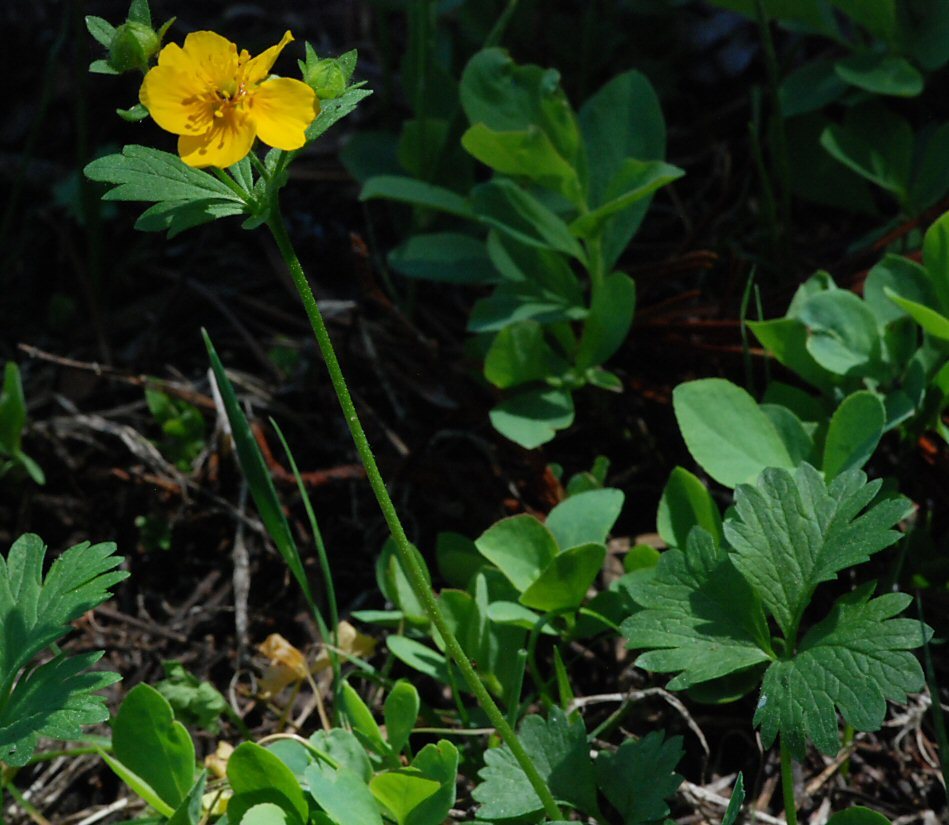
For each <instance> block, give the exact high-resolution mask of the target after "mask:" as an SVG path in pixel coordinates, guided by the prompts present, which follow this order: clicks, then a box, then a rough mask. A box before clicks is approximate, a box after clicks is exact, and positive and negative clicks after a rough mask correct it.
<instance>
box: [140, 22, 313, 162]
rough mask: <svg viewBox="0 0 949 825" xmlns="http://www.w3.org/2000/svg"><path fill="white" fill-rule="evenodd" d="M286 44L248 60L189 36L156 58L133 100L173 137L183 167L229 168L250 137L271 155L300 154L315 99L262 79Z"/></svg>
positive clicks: (295, 85)
mask: <svg viewBox="0 0 949 825" xmlns="http://www.w3.org/2000/svg"><path fill="white" fill-rule="evenodd" d="M292 40H293V35H292V34H290V32H287V33H286V34H284V36H283V39H282V40H281V41H280V42H279V43H278V44H277V45H276V46H271V47H270V48H269V49H267V50H266V51H264V52H262V53H261V54H259V55H257V57H254V58H252V57H251V56H250V54H249V53H248V52H247V50H246V49H245V50H242V51H241V52H240V53H238V51H237V46H236V45H234V44H233V43H232V42H231V41H230V40H227V39H226V38H224V37H221V36H220V35H219V34H215V33H214V32H209V31H203V32H193V33H191V34H189V35H188V36H187V37H186V38H185V43H184V47H181V46H178V45H176V44H174V43H169V44H168V45H167V46H165V48H163V49H162V50H161V53H160V54H159V55H158V65H157V66H155V67H154V68H153V69H151V70H150V71H149V72H148V74H146V75H145V80H144V82H143V83H142V88H141V91H140V92H139V100H141V102H142V105H143V106H144V107H145V108H146V109H148V112H149V114H150V115H151V116H152V118H153V119H154V121H155V122H156V123H157V124H158V125H159V126H161V128H162V129H165V130H166V131H168V132H172V133H173V134H176V135H179V138H178V154H179V155H181V159H182V160H183V161H184V162H185V163H187V164H188V165H189V166H219V167H222V168H223V167H227V166H230V165H231V164H234V163H237V162H238V161H239V160H241V159H242V158H243V157H244V156H245V155H247V153H248V152H250V150H251V146H253V144H254V138H257V137H259V138H260V139H261V140H262V141H263V142H264V143H266V144H268V145H269V146H273V147H275V148H277V149H285V150H288V151H289V150H292V149H299V148H300V147H301V146H303V144H304V143H305V142H306V136H305V132H306V128H307V126H309V125H310V124H311V123H312V122H313V119H314V118H315V117H316V115H317V113H318V112H319V101H317V99H316V94H315V93H314V91H313V89H311V88H310V87H309V86H307V85H306V83H304V82H302V81H300V80H293V79H291V78H286V77H268V76H269V74H270V69H271V67H272V66H273V64H274V62H275V61H276V59H277V57H278V56H279V54H280V52H281V51H282V50H283V47H284V46H286V45H287V43H289V42H290V41H292Z"/></svg>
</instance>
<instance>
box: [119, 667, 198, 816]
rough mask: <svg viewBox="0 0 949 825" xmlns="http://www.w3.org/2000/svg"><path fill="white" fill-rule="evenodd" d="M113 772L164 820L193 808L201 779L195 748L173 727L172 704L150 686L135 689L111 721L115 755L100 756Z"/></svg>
mask: <svg viewBox="0 0 949 825" xmlns="http://www.w3.org/2000/svg"><path fill="white" fill-rule="evenodd" d="M101 755H102V758H103V759H105V761H106V762H107V763H108V765H109V767H110V768H112V770H113V771H115V773H116V774H117V775H118V776H119V778H120V779H122V780H123V781H124V782H125V783H126V784H127V785H128V786H129V787H130V788H132V790H133V791H135V793H137V794H138V795H139V796H140V797H142V799H144V800H145V801H146V802H148V804H149V805H151V806H152V807H153V808H154V809H155V810H157V811H158V812H159V813H161V814H162V815H164V816H167V817H172V816H174V815H175V812H176V810H178V809H179V808H180V807H182V806H184V807H185V808H186V809H187V808H188V807H189V795H190V792H191V790H192V788H193V787H194V784H195V781H196V779H197V776H196V769H195V761H194V743H193V742H192V741H191V737H190V736H189V734H188V731H187V730H185V727H184V726H183V725H182V724H181V723H180V722H176V721H175V717H174V712H173V711H172V708H171V705H170V704H169V703H168V701H167V700H166V699H165V698H164V697H163V696H162V695H161V694H160V693H159V692H158V691H157V690H155V689H154V688H152V687H149V686H148V685H144V684H143V685H136V686H135V687H134V688H132V690H130V691H129V692H128V694H127V695H126V697H125V701H124V702H122V706H121V708H119V712H118V714H117V715H116V717H115V719H113V721H112V752H111V754H110V753H106V752H104V751H102V752H101Z"/></svg>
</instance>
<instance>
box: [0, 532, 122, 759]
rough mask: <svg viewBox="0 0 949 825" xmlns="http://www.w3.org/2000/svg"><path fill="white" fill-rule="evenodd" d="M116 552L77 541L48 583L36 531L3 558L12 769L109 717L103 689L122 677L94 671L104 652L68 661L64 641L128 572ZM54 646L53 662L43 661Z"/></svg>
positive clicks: (2, 652)
mask: <svg viewBox="0 0 949 825" xmlns="http://www.w3.org/2000/svg"><path fill="white" fill-rule="evenodd" d="M114 553H115V545H114V544H94V545H93V544H90V543H89V542H83V543H82V544H77V545H76V546H74V547H71V548H70V549H68V550H66V551H65V552H64V553H63V554H62V555H61V556H60V557H59V558H57V559H56V560H55V561H54V562H53V564H52V565H51V566H50V568H49V570H48V572H47V573H46V576H45V578H44V577H43V559H44V557H45V555H46V546H45V545H44V544H43V541H42V540H41V539H40V538H39V536H36V535H33V534H31V533H28V534H26V535H24V536H21V537H20V538H19V539H17V540H16V541H15V542H14V543H13V546H12V547H11V548H10V552H9V554H8V555H7V557H6V559H2V558H0V637H2V638H3V640H4V642H3V644H2V645H0V758H2V761H4V762H6V763H7V764H9V765H14V766H18V765H25V764H26V763H27V762H28V761H29V759H30V757H31V756H32V755H33V751H34V749H35V748H36V744H37V740H38V739H39V737H41V736H48V737H51V738H56V739H78V738H80V737H81V736H82V726H83V725H92V724H95V723H97V722H102V721H104V720H105V719H107V718H108V712H107V711H106V709H105V706H104V704H103V701H102V698H101V697H100V696H97V695H96V694H95V692H96V691H98V690H101V689H102V688H105V687H107V686H108V685H111V684H113V683H114V682H116V681H118V680H119V676H118V674H115V673H108V672H93V671H91V670H89V668H91V667H92V665H94V664H95V663H96V662H97V661H98V660H99V659H100V658H101V656H102V653H83V654H80V655H77V656H66V655H65V654H63V653H62V652H60V651H59V649H58V648H57V647H56V644H57V642H59V640H60V639H62V637H64V636H65V635H66V634H67V633H68V632H69V630H70V623H71V622H74V621H75V620H77V619H78V618H80V617H81V616H82V615H83V613H85V612H86V611H88V610H92V609H93V608H94V607H96V606H97V605H99V604H101V603H102V602H104V601H105V600H106V599H108V598H109V596H110V595H111V593H110V591H109V588H111V587H112V586H113V585H115V584H117V583H118V582H120V581H122V580H123V579H124V578H126V576H127V575H128V574H127V573H125V572H123V571H116V570H115V568H116V567H118V565H119V564H121V563H122V561H123V559H122V558H121V557H120V556H116V555H114ZM47 648H52V649H53V651H54V655H53V657H52V658H51V659H49V660H48V661H46V662H44V663H42V664H38V663H36V662H35V661H34V660H35V659H36V657H37V656H38V655H39V654H40V653H41V652H42V651H43V650H45V649H47Z"/></svg>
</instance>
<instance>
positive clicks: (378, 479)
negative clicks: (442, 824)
mask: <svg viewBox="0 0 949 825" xmlns="http://www.w3.org/2000/svg"><path fill="white" fill-rule="evenodd" d="M267 225H268V227H269V228H270V231H271V233H272V234H273V237H274V240H275V241H276V242H277V247H278V248H279V250H280V254H281V255H282V256H283V259H284V261H285V262H286V264H287V267H288V268H289V270H290V277H291V278H293V283H294V286H296V288H297V292H298V293H299V295H300V300H301V301H302V302H303V308H304V310H305V311H306V314H307V317H308V318H309V320H310V326H311V327H312V328H313V335H314V337H315V338H316V342H317V345H318V346H319V348H320V352H321V353H322V355H323V360H324V361H325V362H326V369H327V372H329V376H330V382H331V383H332V384H333V389H334V390H335V391H336V397H337V398H338V399H339V404H340V407H342V410H343V416H344V417H345V419H346V425H347V426H348V427H349V432H350V434H351V435H352V437H353V442H354V443H355V445H356V451H357V452H358V453H359V457H360V459H361V460H362V463H363V466H364V467H365V468H366V477H367V479H368V481H369V486H370V487H372V491H373V493H375V496H376V500H377V501H378V502H379V508H380V509H381V510H382V516H383V518H384V519H385V522H386V524H387V525H388V527H389V531H390V533H391V534H392V538H393V540H394V541H395V545H396V549H397V551H398V554H399V560H400V562H401V564H402V569H403V571H404V572H405V575H406V577H407V578H408V580H409V583H410V584H411V586H412V590H413V592H414V593H415V596H416V598H418V600H419V601H420V602H421V604H422V606H423V607H424V609H425V613H426V615H427V616H428V618H429V619H430V620H431V622H432V624H433V625H434V627H435V629H436V630H437V631H438V633H439V635H440V636H441V637H442V640H443V641H444V643H445V649H446V650H447V651H448V654H449V655H450V656H451V658H452V659H453V660H454V661H455V664H457V665H458V669H459V670H460V671H461V674H462V676H463V677H464V679H465V682H467V684H468V687H469V689H470V690H471V692H472V693H473V694H474V695H475V698H476V699H477V700H478V704H479V705H481V708H482V709H483V710H484V712H485V713H486V714H487V716H488V718H489V719H490V720H491V724H492V725H494V727H495V729H496V730H497V732H498V733H499V734H500V736H501V738H502V739H503V740H504V742H505V743H506V744H507V746H508V747H509V748H510V749H511V753H512V754H513V756H514V758H515V759H516V760H517V762H518V764H519V765H520V766H521V769H522V770H523V771H524V773H525V775H526V776H527V779H528V780H529V781H530V783H531V787H533V789H534V792H535V793H536V794H537V796H538V797H539V799H540V801H541V802H542V803H543V806H544V811H545V812H546V814H547V816H548V817H549V818H551V819H562V816H561V813H560V809H559V808H558V807H557V803H556V801H555V800H554V797H553V795H552V794H551V792H550V789H549V788H548V787H547V784H546V783H545V782H544V780H543V778H542V777H541V775H540V773H538V771H537V768H536V767H535V766H534V763H533V762H532V761H531V758H530V757H529V756H528V755H527V751H525V750H524V746H523V745H522V744H521V742H520V740H519V739H518V738H517V734H516V733H515V732H514V729H513V728H512V727H511V726H510V724H508V722H507V720H506V719H505V718H504V715H503V714H502V713H501V710H500V709H499V708H498V706H497V705H496V704H495V702H494V700H493V699H492V698H491V696H490V694H489V693H488V691H487V689H486V688H485V686H484V685H483V684H482V682H481V679H480V678H479V677H478V674H477V673H476V672H475V669H474V668H473V667H472V665H471V662H470V660H469V659H468V657H467V656H466V655H465V652H464V651H463V650H462V649H461V645H460V644H459V643H458V640H457V639H456V638H455V634H454V633H452V631H451V628H450V627H449V626H448V623H447V622H446V621H445V618H444V616H443V615H442V613H441V610H439V608H438V603H437V602H436V600H435V595H434V594H433V593H432V590H431V587H430V586H429V584H428V581H427V580H426V578H425V574H424V572H423V570H422V566H421V564H420V563H419V561H418V559H417V558H416V556H415V553H414V552H413V550H412V546H411V544H410V543H409V539H408V536H406V534H405V529H404V528H403V527H402V522H401V521H400V519H399V515H398V513H397V512H396V509H395V505H394V504H393V503H392V499H391V498H390V497H389V491H388V490H387V489H386V485H385V482H384V481H383V479H382V474H381V473H380V472H379V468H378V466H377V465H376V459H375V456H374V455H373V453H372V449H371V447H370V446H369V440H368V439H367V438H366V433H365V431H364V430H363V428H362V424H361V423H360V421H359V416H358V414H357V413H356V407H355V405H354V404H353V399H352V396H350V394H349V388H348V387H347V386H346V379H345V378H344V377H343V371H342V370H341V369H340V366H339V361H338V360H337V358H336V351H335V350H334V349H333V342H332V341H331V340H330V336H329V332H328V330H327V329H326V324H325V323H324V322H323V316H322V315H321V313H320V310H319V307H318V306H317V303H316V298H315V297H314V295H313V290H312V289H310V284H309V281H307V278H306V274H305V273H304V271H303V267H302V266H301V265H300V260H299V258H298V257H297V254H296V251H295V250H294V248H293V244H292V243H291V241H290V237H289V235H287V229H286V227H285V226H284V223H283V218H282V216H281V214H280V210H279V207H278V206H277V205H274V209H273V212H272V214H271V217H270V220H269V221H268V222H267Z"/></svg>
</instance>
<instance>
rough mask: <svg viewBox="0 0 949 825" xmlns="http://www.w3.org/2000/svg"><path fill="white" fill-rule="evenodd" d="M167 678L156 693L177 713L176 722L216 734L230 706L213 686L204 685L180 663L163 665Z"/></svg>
mask: <svg viewBox="0 0 949 825" xmlns="http://www.w3.org/2000/svg"><path fill="white" fill-rule="evenodd" d="M162 667H163V668H164V669H165V678H164V679H162V680H161V681H160V682H157V683H156V684H155V689H156V690H157V691H158V692H159V693H160V694H161V695H162V696H164V697H165V699H166V700H167V701H168V704H170V705H171V707H172V710H174V713H175V719H177V720H178V721H180V722H181V723H182V724H185V725H188V726H190V727H196V728H200V729H201V730H206V731H207V732H208V733H213V734H216V733H217V732H218V731H219V730H220V729H221V723H220V720H221V715H222V714H225V713H227V711H228V708H229V706H228V704H227V699H225V698H224V697H223V696H222V695H221V693H220V691H218V689H217V688H215V687H214V685H212V684H211V683H210V682H202V681H201V680H200V679H198V677H197V676H195V675H194V674H193V673H191V672H189V671H188V670H187V669H186V668H185V666H184V665H182V664H181V662H175V661H168V662H162Z"/></svg>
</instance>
